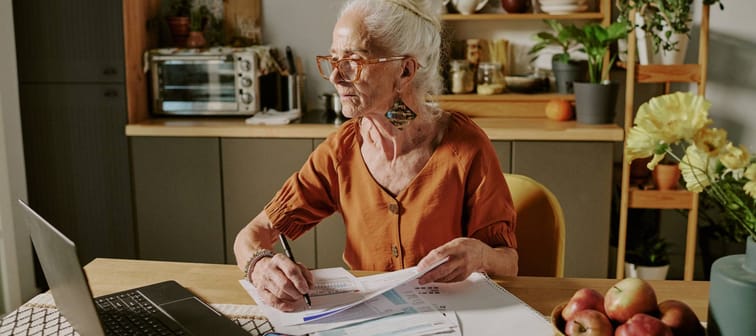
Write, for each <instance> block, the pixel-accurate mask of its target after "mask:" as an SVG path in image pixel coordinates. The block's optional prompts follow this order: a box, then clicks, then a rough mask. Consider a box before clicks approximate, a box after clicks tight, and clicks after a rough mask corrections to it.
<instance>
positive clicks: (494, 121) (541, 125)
mask: <svg viewBox="0 0 756 336" xmlns="http://www.w3.org/2000/svg"><path fill="white" fill-rule="evenodd" d="M473 120H474V121H475V122H476V123H477V124H478V125H480V127H481V128H483V130H484V131H485V132H486V134H488V136H489V138H491V140H535V141H539V140H543V141H610V142H619V141H622V140H623V135H624V132H623V130H622V128H621V127H619V126H618V125H615V124H609V125H586V124H579V123H577V122H575V121H563V122H560V121H553V120H549V119H545V118H473ZM337 128H338V126H335V125H333V124H325V123H311V122H309V121H308V122H301V123H293V124H289V125H277V126H267V125H247V124H245V123H244V118H227V117H197V118H186V117H184V118H154V119H149V120H146V121H144V122H141V123H137V124H129V125H126V135H127V136H131V137H139V136H152V137H222V138H325V137H327V136H328V135H329V134H330V133H332V132H334V131H335V130H336V129H337Z"/></svg>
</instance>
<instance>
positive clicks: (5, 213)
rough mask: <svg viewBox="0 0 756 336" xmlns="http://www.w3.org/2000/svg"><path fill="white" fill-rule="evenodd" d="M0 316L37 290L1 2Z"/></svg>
mask: <svg viewBox="0 0 756 336" xmlns="http://www.w3.org/2000/svg"><path fill="white" fill-rule="evenodd" d="M0 74H2V76H0V285H2V287H0V289H1V290H0V299H2V301H0V315H1V314H2V313H3V312H4V311H8V310H12V309H14V308H15V307H16V306H19V305H20V304H21V303H23V302H24V301H26V300H28V299H29V298H30V297H31V296H32V295H33V294H34V293H35V291H36V288H35V286H34V270H33V268H32V256H31V242H30V241H29V238H28V233H27V232H26V230H25V228H24V227H23V226H22V225H14V224H16V223H19V222H20V220H19V218H20V216H21V214H20V213H19V209H18V206H17V205H16V199H17V198H20V199H26V176H25V173H24V156H23V147H22V142H21V120H20V111H19V103H18V81H17V72H16V48H15V37H14V34H13V10H12V7H11V1H10V0H0Z"/></svg>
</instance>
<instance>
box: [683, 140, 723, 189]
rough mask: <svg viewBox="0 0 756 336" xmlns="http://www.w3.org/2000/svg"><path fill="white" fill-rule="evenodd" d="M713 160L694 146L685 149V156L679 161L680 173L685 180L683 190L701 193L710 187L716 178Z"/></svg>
mask: <svg viewBox="0 0 756 336" xmlns="http://www.w3.org/2000/svg"><path fill="white" fill-rule="evenodd" d="M713 160H714V159H713V158H712V157H710V156H708V155H706V153H705V152H703V151H701V150H699V149H698V148H697V147H696V146H693V145H690V146H688V148H686V149H685V156H683V158H682V159H681V160H680V172H681V173H682V176H683V179H684V180H685V188H687V189H688V190H690V191H695V192H701V191H703V190H704V188H706V187H708V186H709V185H711V183H712V180H713V179H714V176H716V175H715V174H716V173H715V171H714V169H715V168H716V167H715V165H714V162H713Z"/></svg>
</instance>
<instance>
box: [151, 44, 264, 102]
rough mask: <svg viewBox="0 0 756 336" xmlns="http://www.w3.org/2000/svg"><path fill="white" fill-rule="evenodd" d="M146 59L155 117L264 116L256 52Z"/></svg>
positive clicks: (194, 52) (157, 53)
mask: <svg viewBox="0 0 756 336" xmlns="http://www.w3.org/2000/svg"><path fill="white" fill-rule="evenodd" d="M147 55H148V64H149V70H150V77H151V90H150V93H151V96H152V97H151V100H152V112H153V113H154V114H156V115H253V114H255V113H256V112H257V111H259V110H260V98H259V93H260V80H259V70H258V60H257V55H256V53H255V51H254V49H252V48H212V49H207V50H205V49H202V50H200V49H155V50H151V51H150V52H148V54H147Z"/></svg>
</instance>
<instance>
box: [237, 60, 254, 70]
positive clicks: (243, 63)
mask: <svg viewBox="0 0 756 336" xmlns="http://www.w3.org/2000/svg"><path fill="white" fill-rule="evenodd" d="M239 67H240V68H241V69H242V71H249V70H251V69H252V63H250V62H249V61H241V62H240V63H239Z"/></svg>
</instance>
